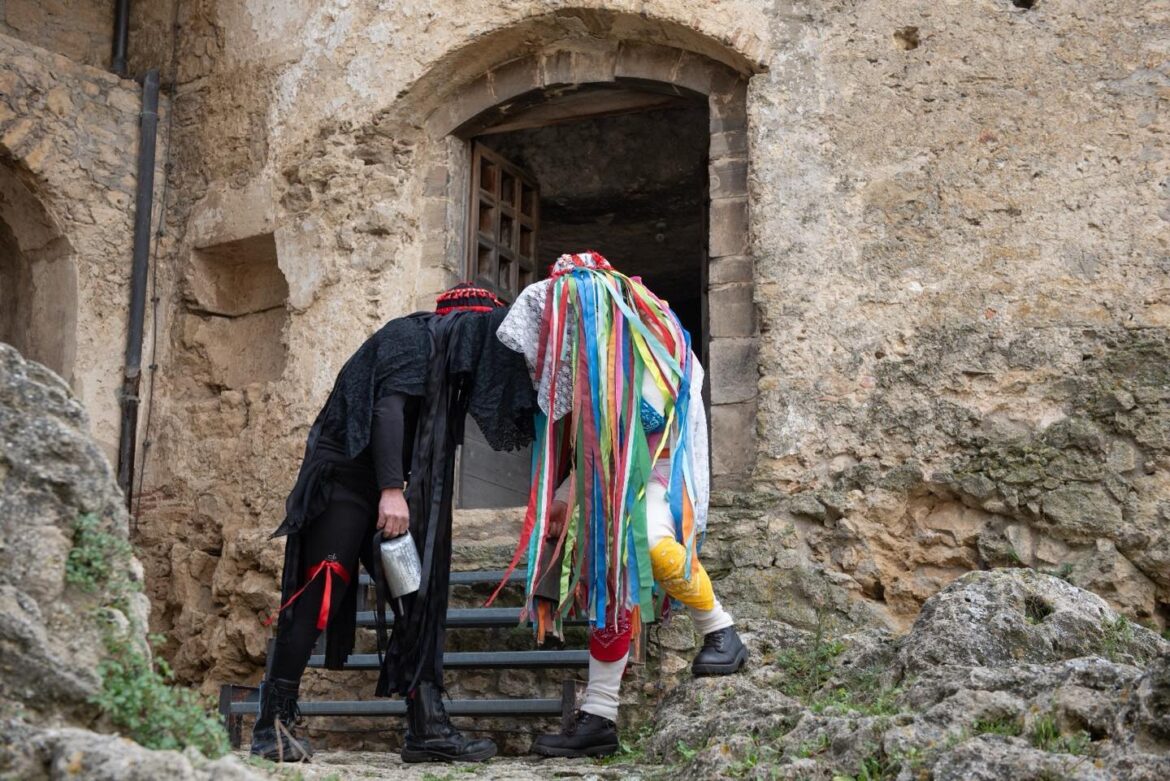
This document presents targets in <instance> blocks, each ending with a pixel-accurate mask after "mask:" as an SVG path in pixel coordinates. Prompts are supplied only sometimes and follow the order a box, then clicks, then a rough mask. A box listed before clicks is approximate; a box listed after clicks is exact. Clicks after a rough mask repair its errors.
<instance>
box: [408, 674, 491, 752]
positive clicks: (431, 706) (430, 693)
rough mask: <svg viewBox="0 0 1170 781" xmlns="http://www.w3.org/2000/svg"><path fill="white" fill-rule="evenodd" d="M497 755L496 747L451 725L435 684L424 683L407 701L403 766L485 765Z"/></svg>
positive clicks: (484, 739) (486, 740)
mask: <svg viewBox="0 0 1170 781" xmlns="http://www.w3.org/2000/svg"><path fill="white" fill-rule="evenodd" d="M495 755H496V744H495V743H493V742H492V741H490V740H488V739H486V738H481V739H478V740H473V739H471V738H468V737H466V736H465V735H464V734H463V733H462V732H460V731H459V730H457V729H455V727H453V726H452V725H451V719H450V718H448V716H447V709H446V708H444V707H443V693H442V691H441V690H440V689H439V687H437V686H435V685H434V684H433V683H426V682H423V683H420V684H419V685H418V688H417V689H416V690H415V691H414V696H412V697H410V698H409V699H408V700H407V701H406V742H405V744H404V745H403V747H402V761H403V762H483V761H484V760H486V759H491V758H492V757H494V756H495Z"/></svg>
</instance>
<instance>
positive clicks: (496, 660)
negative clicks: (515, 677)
mask: <svg viewBox="0 0 1170 781" xmlns="http://www.w3.org/2000/svg"><path fill="white" fill-rule="evenodd" d="M503 577H504V572H503V571H502V570H478V571H473V572H452V573H451V586H452V587H456V586H484V585H493V584H495V583H498V582H499V581H500V580H501V579H502V578H503ZM524 580H525V572H523V571H517V572H515V573H514V574H513V576H512V580H511V582H514V583H518V584H520V583H523V582H524ZM359 586H360V587H359V589H358V606H357V625H358V626H359V627H373V626H374V611H373V610H372V609H370V607H371V600H370V589H371V588H372V583H371V580H370V577H369V575H368V574H366V573H365V572H364V571H363V572H362V573H361V576H360V580H359ZM386 619H387V622H390V623H392V622H393V620H394V616H393V614H392V613H391V612H389V611H387V615H386ZM519 622H520V608H519V607H491V608H484V607H473V608H466V607H456V608H449V609H448V611H447V630H448V632H450V631H451V630H477V629H510V628H515V627H516V626H517V625H518V624H519ZM572 623H574V622H571V621H567V622H566V624H572ZM577 623H578V624H580V622H577ZM318 650H320V648H318ZM324 659H325V657H324V655H323V654H320V653H317V654H314V655H313V656H312V657H311V658H310V659H309V667H321V666H323V664H324ZM443 665H444V668H445V669H447V670H450V671H452V672H456V671H460V670H499V669H527V670H537V669H540V670H549V669H564V670H577V669H583V668H586V667H588V666H589V652H588V650H586V649H584V648H581V649H560V650H537V649H532V650H524V651H509V650H498V651H496V650H492V651H449V652H447V653H445V654H444V655H443ZM344 669H346V670H371V671H374V670H377V669H378V656H377V654H372V653H354V654H350V656H349V657H348V658H347V660H346V663H345V667H344ZM575 697H576V684H575V682H574V679H573V678H566V679H565V680H563V681H562V682H561V696H560V697H556V698H534V699H517V698H482V699H455V700H449V701H447V702H446V708H447V712H448V713H449V714H451V715H452V716H479V717H511V718H514V717H543V718H548V717H553V716H560V717H561V719H562V720H563V721H565V722H566V723H567V722H568V720H569V719H570V718H571V717H572V711H573V708H574V705H575V702H574V701H575ZM299 704H300V709H301V713H302V714H303V715H304V716H402V715H405V714H406V702H405V701H404V700H401V699H385V698H379V699H373V700H301V702H300V703H299ZM259 709H260V704H259V689H258V688H257V687H255V686H240V685H236V684H224V685H223V686H221V687H220V694H219V711H220V714H221V715H222V717H223V719H224V722H225V724H226V725H227V729H228V735H229V736H230V738H231V743H232V746H233V747H234V748H239V746H240V743H241V740H242V732H243V720H244V717H248V716H250V717H255V716H256V715H257V714H258V713H259Z"/></svg>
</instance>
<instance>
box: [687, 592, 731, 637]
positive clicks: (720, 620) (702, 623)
mask: <svg viewBox="0 0 1170 781" xmlns="http://www.w3.org/2000/svg"><path fill="white" fill-rule="evenodd" d="M687 612H688V613H690V614H691V621H693V622H694V624H695V631H697V632H698V633H699V634H700V635H709V634H711V633H712V632H714V631H716V630H717V629H726V628H727V627H729V626H733V625H734V624H735V619H734V618H732V617H731V614H730V613H728V612H727V611H726V610H724V609H723V605H721V604H719V597H715V604H714V606H712V608H711V609H710V610H695V609H694V608H693V607H688V608H687Z"/></svg>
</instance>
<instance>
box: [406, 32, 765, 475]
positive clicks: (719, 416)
mask: <svg viewBox="0 0 1170 781" xmlns="http://www.w3.org/2000/svg"><path fill="white" fill-rule="evenodd" d="M612 16H614V17H616V16H617V15H612ZM591 18H593V17H591ZM609 29H610V30H611V31H613V30H616V29H620V25H616V24H614V23H612V21H611V26H610V27H609ZM599 32H601V31H599ZM689 32H690V33H691V35H692V36H697V33H693V31H689ZM500 35H501V36H502V35H503V33H500ZM703 40H704V41H705V44H706V45H705V46H704V47H703V48H702V49H701V50H696V48H697V46H696V45H695V43H694V42H693V41H691V42H689V43H690V44H691V48H680V46H678V45H664V44H660V43H653V42H647V41H645V40H630V39H620V38H616V39H609V38H605V37H600V36H599V35H591V36H588V37H584V38H575V39H571V40H562V41H555V42H552V43H549V44H547V45H545V46H543V47H541V48H540V49H539V50H536V51H529V52H527V53H525V54H523V55H522V56H517V57H514V58H512V59H510V60H508V61H507V62H503V63H501V64H499V65H495V66H493V67H487V68H485V69H484V70H483V71H482V72H481V73H480V74H479V75H477V76H475V77H474V78H468V79H466V80H465V81H464V82H463V83H461V84H458V85H456V86H454V87H447V88H443V89H440V85H439V84H437V83H432V82H431V79H430V78H425V79H423V81H422V82H421V84H424V85H426V84H429V85H430V88H431V89H433V91H431V92H427V91H426V90H425V89H424V94H427V95H428V100H427V101H426V102H427V103H429V104H430V106H429V111H426V112H424V111H422V110H420V107H419V106H414V107H413V108H414V109H415V110H416V111H418V112H419V113H420V114H424V115H423V116H421V117H420V122H419V124H420V126H421V127H422V129H423V131H424V134H425V136H426V137H427V138H428V140H430V141H431V142H433V143H434V145H435V147H436V148H437V149H438V150H439V153H438V154H436V155H435V158H434V161H433V162H432V164H431V165H430V167H429V168H428V169H427V170H426V171H425V172H424V174H425V177H426V187H425V188H424V203H423V204H422V208H421V209H420V214H421V221H420V222H421V225H420V228H421V233H422V235H423V236H424V237H463V236H465V235H466V229H465V227H466V224H465V220H466V195H465V193H466V191H467V187H468V185H467V171H469V169H470V154H471V152H470V145H469V143H468V141H467V139H469V138H471V137H472V136H474V135H475V134H476V133H477V132H479V131H480V130H481V129H483V128H484V127H487V126H488V125H490V124H491V123H493V122H495V121H498V120H499V119H501V118H503V117H508V116H514V115H515V114H517V113H518V112H520V111H523V110H526V109H528V108H531V107H533V106H537V105H539V104H540V103H541V102H542V101H544V100H547V99H548V98H549V97H550V96H555V95H559V94H563V93H564V92H566V91H568V90H576V89H581V88H585V87H621V88H627V89H637V90H644V91H648V92H658V93H665V94H673V95H688V96H692V97H694V96H697V97H698V98H700V99H701V100H705V101H706V103H707V107H708V111H709V143H708V166H709V167H708V182H709V191H708V201H707V207H708V211H707V214H708V217H707V221H708V224H707V246H706V269H705V274H706V280H705V286H706V291H705V292H706V297H707V301H708V302H709V305H708V319H707V335H708V339H709V344H708V345H707V348H708V349H707V354H708V356H709V366H708V370H709V371H708V375H709V377H710V388H709V390H710V404H711V406H710V409H711V428H712V475H713V479H714V485H715V486H716V487H717V488H735V487H738V486H740V485H744V484H746V483H747V482H748V479H749V477H750V472H751V470H752V468H753V467H754V464H755V456H756V447H755V438H756V435H755V419H756V412H757V408H758V402H757V397H758V370H757V354H758V323H757V316H756V308H755V303H754V288H755V283H754V274H753V262H752V259H751V257H750V249H749V237H748V230H749V228H748V225H749V223H748V200H749V199H748V189H747V182H748V169H749V165H750V160H749V150H748V144H747V80H748V78H750V75H751V74H752V73H753V72H755V71H758V70H759V68H758V66H753V65H752V64H751V63H749V62H748V61H747V60H745V59H744V58H743V57H742V56H740V55H738V54H736V53H735V52H733V51H731V50H730V49H727V48H726V47H723V46H722V45H721V44H717V43H716V42H713V41H710V40H709V39H703ZM487 45H488V44H480V45H477V48H476V50H477V51H478V52H482V51H484V47H486V46H487ZM716 51H718V52H721V53H722V54H721V56H716V54H715V52H716ZM464 56H466V57H468V58H469V59H471V60H472V61H474V60H475V57H474V56H473V55H472V54H469V53H464ZM452 69H454V70H455V71H458V70H460V68H458V67H457V66H456V65H449V66H447V69H446V70H445V71H444V72H445V73H447V75H448V77H449V76H450V75H451V73H450V71H451V70H452ZM464 70H465V68H464ZM448 84H449V82H448ZM418 89H420V86H419V85H416V87H415V88H414V89H412V90H411V92H412V93H415V92H416V91H417V90H418ZM463 255H464V248H463V245H462V243H461V242H460V241H452V240H446V241H443V242H442V243H441V244H439V245H437V246H434V247H433V248H427V249H426V250H425V251H424V256H425V257H426V258H427V261H424V267H425V266H430V270H431V271H432V272H437V273H434V274H432V276H431V277H430V278H429V281H428V282H427V283H426V284H429V285H430V286H431V287H433V288H434V289H435V290H438V289H439V288H441V287H442V286H444V285H446V284H448V283H449V282H451V281H453V280H454V279H455V278H456V277H459V276H462V271H463ZM436 257H438V258H441V260H440V261H438V262H436V261H435V260H434V259H435V258H436ZM424 270H425V269H424ZM431 292H432V291H430V290H427V291H422V294H423V295H430V293H431Z"/></svg>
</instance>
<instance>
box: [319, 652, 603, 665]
mask: <svg viewBox="0 0 1170 781" xmlns="http://www.w3.org/2000/svg"><path fill="white" fill-rule="evenodd" d="M324 664H325V655H324V654H314V655H313V656H311V657H309V666H310V667H321V666H323V665H324ZM588 666H589V651H587V650H585V649H581V650H568V651H449V652H447V653H445V654H443V667H444V668H447V669H464V670H467V669H480V670H487V669H501V668H511V669H524V670H535V669H552V668H570V667H588ZM345 669H346V670H377V669H378V655H377V654H350V655H349V658H348V659H347V660H346V662H345Z"/></svg>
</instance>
